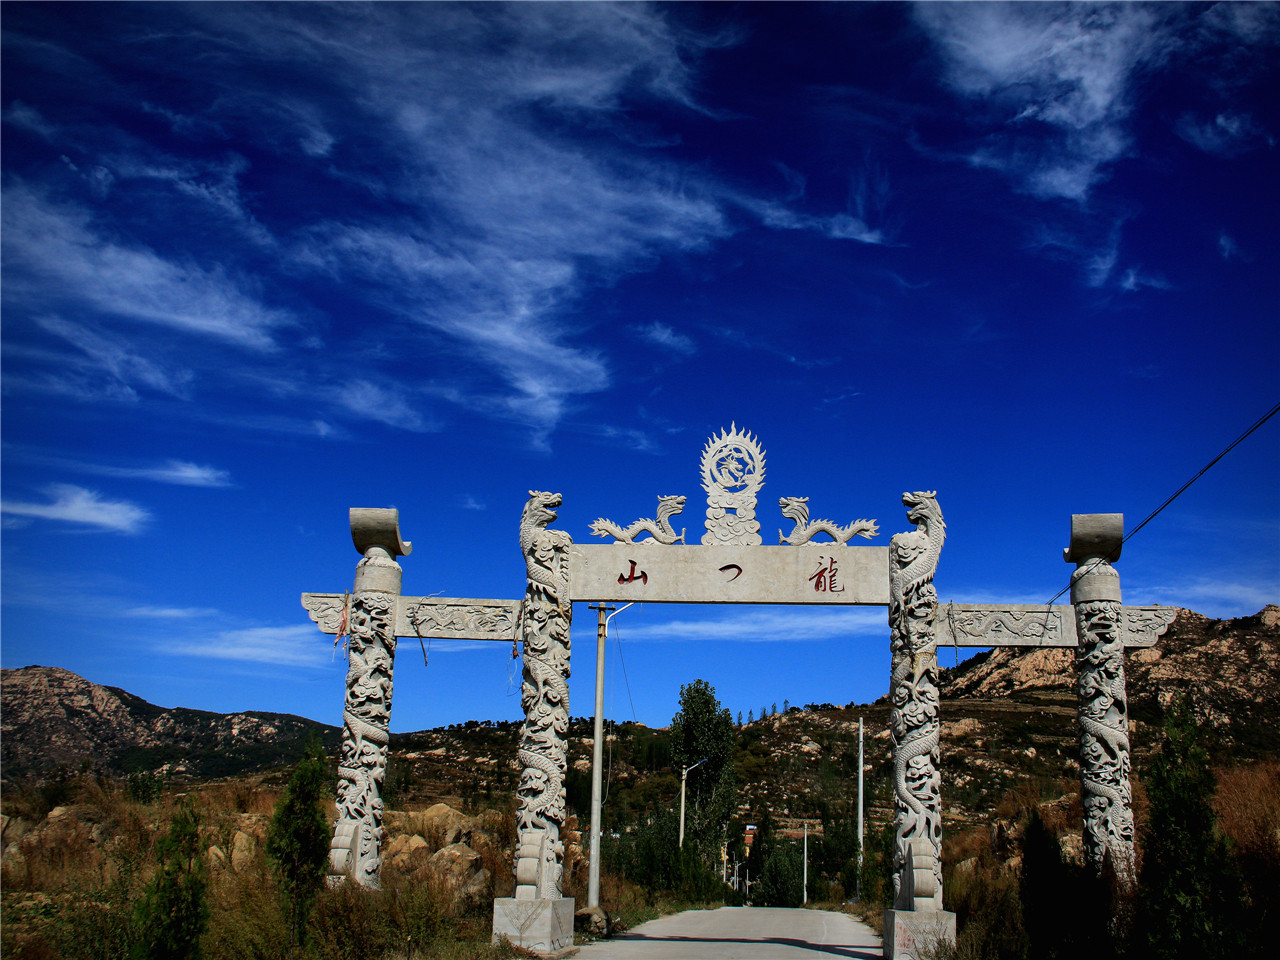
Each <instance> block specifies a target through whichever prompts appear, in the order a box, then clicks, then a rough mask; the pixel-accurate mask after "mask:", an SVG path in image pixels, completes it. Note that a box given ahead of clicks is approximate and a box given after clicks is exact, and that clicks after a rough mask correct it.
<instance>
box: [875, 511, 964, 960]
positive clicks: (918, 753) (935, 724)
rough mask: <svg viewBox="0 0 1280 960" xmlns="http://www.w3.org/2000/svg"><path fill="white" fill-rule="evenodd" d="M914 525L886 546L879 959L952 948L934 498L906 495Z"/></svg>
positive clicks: (942, 534)
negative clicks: (886, 794) (890, 806)
mask: <svg viewBox="0 0 1280 960" xmlns="http://www.w3.org/2000/svg"><path fill="white" fill-rule="evenodd" d="M902 502H903V503H904V504H905V505H906V506H907V508H908V509H907V519H908V520H910V521H911V522H912V523H914V524H915V525H916V528H915V529H914V530H912V531H910V532H908V533H899V534H896V535H894V537H893V539H892V540H891V541H890V544H889V645H890V649H891V650H892V654H893V660H892V674H891V676H890V681H889V700H890V706H891V713H890V716H889V730H890V736H891V737H892V742H893V770H894V774H893V776H894V784H893V792H894V829H895V834H896V836H895V842H894V858H893V868H894V869H893V886H894V902H893V909H892V910H886V911H885V915H884V955H885V956H886V957H889V958H907V957H911V958H918V957H924V956H932V955H933V954H934V952H935V951H936V949H937V947H938V945H939V943H940V942H941V941H950V942H952V943H954V942H955V938H956V915H955V914H954V913H951V912H948V911H946V910H943V909H942V799H941V789H940V788H941V776H940V774H939V772H938V747H939V740H940V734H941V724H940V719H939V715H938V707H939V692H938V637H937V633H936V631H935V628H934V616H935V614H936V612H937V607H938V594H937V591H936V590H935V589H934V586H933V574H934V570H935V569H936V568H937V565H938V557H939V555H940V554H941V552H942V543H943V541H944V540H945V539H946V524H945V523H943V520H942V510H941V509H940V508H939V507H938V501H937V497H936V494H934V493H932V492H920V493H904V494H903V495H902Z"/></svg>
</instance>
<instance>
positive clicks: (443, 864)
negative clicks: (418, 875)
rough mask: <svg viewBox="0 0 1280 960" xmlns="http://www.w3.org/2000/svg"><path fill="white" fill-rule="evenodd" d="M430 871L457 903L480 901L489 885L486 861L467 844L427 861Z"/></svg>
mask: <svg viewBox="0 0 1280 960" xmlns="http://www.w3.org/2000/svg"><path fill="white" fill-rule="evenodd" d="M427 869H428V870H429V871H430V872H431V875H432V876H433V877H434V878H435V879H436V881H437V882H438V883H440V884H441V886H442V887H443V888H444V889H445V890H446V891H447V895H448V896H449V897H450V899H454V900H478V899H480V898H482V897H483V896H484V895H485V890H486V888H487V886H488V884H489V871H488V870H486V869H485V867H484V861H483V859H482V858H481V856H480V854H478V853H476V852H475V851H474V850H472V849H471V848H470V847H469V846H467V845H466V844H465V843H451V844H449V846H447V847H444V848H443V849H440V850H437V851H436V852H435V853H433V854H432V855H431V859H429V860H428V861H427Z"/></svg>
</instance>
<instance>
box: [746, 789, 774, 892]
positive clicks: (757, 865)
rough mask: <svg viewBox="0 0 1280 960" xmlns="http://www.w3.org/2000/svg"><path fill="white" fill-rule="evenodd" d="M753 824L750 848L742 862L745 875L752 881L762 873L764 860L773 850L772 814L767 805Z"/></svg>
mask: <svg viewBox="0 0 1280 960" xmlns="http://www.w3.org/2000/svg"><path fill="white" fill-rule="evenodd" d="M755 826H756V829H755V830H754V836H752V838H751V849H750V850H749V851H748V852H747V859H746V861H745V862H744V864H743V867H744V869H745V870H746V871H747V872H746V874H745V876H747V877H749V878H750V879H751V881H752V882H753V883H754V882H755V881H757V880H759V879H760V875H761V874H762V873H764V864H765V861H766V860H768V859H769V854H771V853H772V852H773V843H774V837H773V816H772V815H771V814H770V813H769V810H768V808H767V807H766V808H765V811H764V813H762V814H761V816H760V820H759V821H758V822H757V823H756V825H755Z"/></svg>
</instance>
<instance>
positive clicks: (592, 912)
mask: <svg viewBox="0 0 1280 960" xmlns="http://www.w3.org/2000/svg"><path fill="white" fill-rule="evenodd" d="M573 927H574V929H575V930H581V931H583V932H585V933H590V934H594V935H595V936H597V937H603V936H607V935H608V933H609V915H608V914H607V913H605V912H604V911H603V910H601V909H600V908H599V907H583V908H582V909H581V910H578V911H577V912H575V913H574V915H573Z"/></svg>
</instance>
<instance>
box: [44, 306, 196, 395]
mask: <svg viewBox="0 0 1280 960" xmlns="http://www.w3.org/2000/svg"><path fill="white" fill-rule="evenodd" d="M35 322H36V326H38V327H39V328H41V329H43V330H45V331H46V332H48V333H50V334H53V335H54V336H55V337H57V338H58V339H60V340H62V341H63V342H65V343H67V344H70V345H71V346H72V347H74V348H75V349H76V351H77V353H76V355H74V356H73V357H70V358H66V359H65V360H64V362H62V363H60V364H58V366H59V368H60V369H59V371H58V372H57V373H52V374H51V377H52V379H53V380H54V381H55V382H56V381H57V380H59V379H63V378H67V379H70V380H71V382H73V383H84V384H88V383H90V382H92V381H91V379H90V378H89V375H92V374H94V373H96V374H98V375H105V377H106V378H107V379H106V381H105V382H102V381H101V380H100V381H99V385H98V389H99V390H101V391H102V392H103V393H105V394H107V395H109V396H110V395H117V394H119V395H123V396H125V397H127V398H129V399H137V396H138V394H137V390H138V389H139V388H141V389H145V390H152V391H156V392H159V393H167V394H169V395H170V396H174V397H179V398H183V399H185V398H186V397H188V396H189V395H190V388H191V384H192V381H193V380H194V376H195V375H194V373H193V372H192V371H191V370H189V369H186V368H185V367H182V366H180V365H171V364H166V363H164V362H163V361H162V360H159V359H157V358H155V357H148V356H145V355H143V354H142V353H141V352H140V351H139V350H138V349H137V348H136V347H135V345H134V344H132V343H130V342H129V341H128V340H127V339H126V338H124V337H120V336H116V335H112V334H109V333H107V332H104V331H102V330H96V329H92V328H90V327H88V326H85V325H84V324H81V323H75V322H73V321H70V320H64V319H63V318H62V317H59V316H43V317H38V318H37V319H36V321H35Z"/></svg>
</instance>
